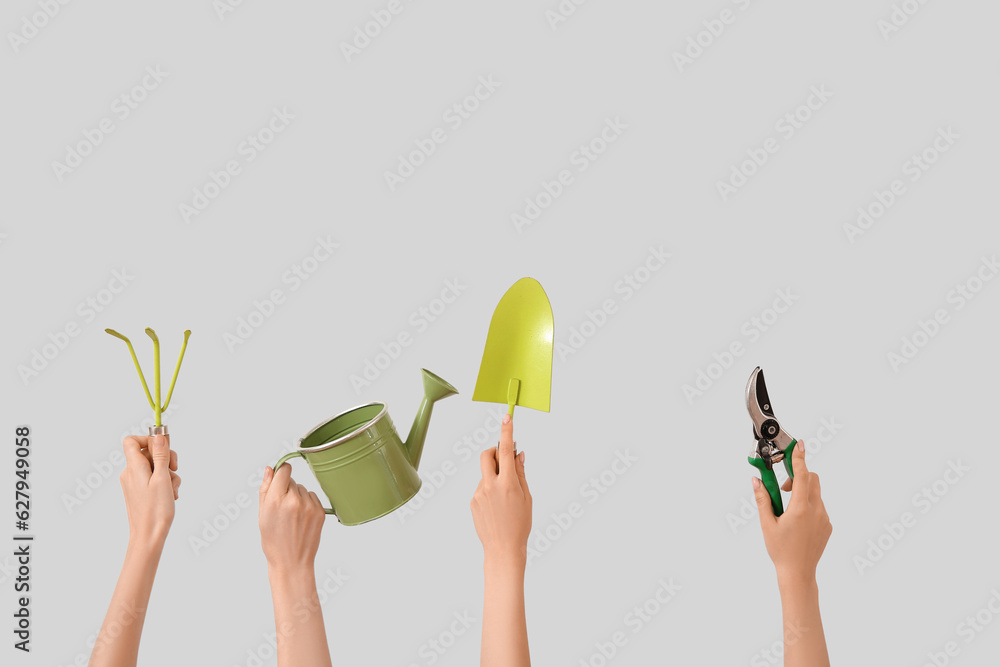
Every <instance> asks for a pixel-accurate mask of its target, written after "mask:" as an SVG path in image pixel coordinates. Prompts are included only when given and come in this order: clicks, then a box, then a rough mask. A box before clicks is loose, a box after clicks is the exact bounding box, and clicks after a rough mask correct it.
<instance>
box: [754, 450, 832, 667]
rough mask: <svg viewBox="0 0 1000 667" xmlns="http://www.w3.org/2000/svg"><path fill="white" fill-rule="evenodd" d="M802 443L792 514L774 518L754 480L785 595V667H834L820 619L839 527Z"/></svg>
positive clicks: (786, 486)
mask: <svg viewBox="0 0 1000 667" xmlns="http://www.w3.org/2000/svg"><path fill="white" fill-rule="evenodd" d="M805 457H806V454H805V445H804V444H803V443H802V441H801V440H800V441H799V444H798V445H796V447H795V450H794V451H793V452H792V470H793V471H794V472H795V481H794V485H793V484H792V480H788V481H786V482H785V484H784V486H783V487H782V488H783V489H785V490H786V491H788V490H789V489H791V491H792V497H791V499H790V500H789V501H788V510H787V511H786V512H785V513H784V514H783V515H781V516H780V517H775V516H774V511H773V510H772V509H771V499H770V497H769V496H768V494H767V490H766V489H765V488H764V485H763V484H761V483H760V480H759V479H757V478H756V477H754V478H753V486H754V496H756V499H757V509H758V513H759V514H760V525H761V530H762V531H763V533H764V544H765V545H766V546H767V553H768V555H769V556H770V557H771V560H772V561H773V562H774V568H775V571H776V572H777V575H778V590H779V592H780V594H781V614H782V622H783V625H784V641H785V667H822V666H824V665H825V666H826V667H829V665H830V657H829V655H828V654H827V649H826V637H825V636H824V634H823V621H822V619H821V618H820V613H819V587H818V586H817V584H816V566H817V565H818V564H819V559H820V557H821V556H822V555H823V550H824V549H825V548H826V543H827V541H828V540H829V539H830V533H831V532H832V531H833V527H832V526H831V525H830V518H829V517H828V516H827V514H826V508H825V507H824V506H823V499H822V497H821V495H820V486H819V476H818V475H816V473H811V472H809V469H808V468H806V458H805Z"/></svg>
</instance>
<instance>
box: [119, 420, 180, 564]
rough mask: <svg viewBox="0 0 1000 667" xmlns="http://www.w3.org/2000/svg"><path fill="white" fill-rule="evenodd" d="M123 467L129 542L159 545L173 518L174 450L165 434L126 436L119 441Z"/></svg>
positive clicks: (175, 480)
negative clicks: (123, 458) (122, 454)
mask: <svg viewBox="0 0 1000 667" xmlns="http://www.w3.org/2000/svg"><path fill="white" fill-rule="evenodd" d="M122 447H123V449H124V450H125V470H123V471H122V474H121V476H120V480H121V484H122V492H123V493H124V494H125V509H126V511H127V512H128V528H129V542H131V543H134V544H137V545H142V546H159V547H162V546H163V543H164V542H165V541H166V539H167V533H168V532H169V530H170V524H171V523H173V520H174V501H175V500H177V497H178V495H177V489H178V487H180V485H181V478H180V477H179V476H178V475H177V472H176V471H177V452H174V451H171V449H170V437H169V436H166V435H155V436H145V435H130V436H128V437H127V438H125V440H123V441H122Z"/></svg>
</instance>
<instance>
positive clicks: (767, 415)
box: [746, 366, 798, 516]
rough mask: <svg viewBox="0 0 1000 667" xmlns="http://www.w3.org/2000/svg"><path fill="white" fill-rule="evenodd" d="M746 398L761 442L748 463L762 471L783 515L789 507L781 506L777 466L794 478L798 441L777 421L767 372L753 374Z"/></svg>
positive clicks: (776, 511) (775, 505)
mask: <svg viewBox="0 0 1000 667" xmlns="http://www.w3.org/2000/svg"><path fill="white" fill-rule="evenodd" d="M746 399H747V412H749V413H750V419H752V420H753V437H754V439H755V440H756V441H757V444H756V446H755V447H754V448H753V450H752V451H751V452H750V455H749V456H748V457H747V460H748V461H750V465H752V466H753V467H754V468H757V469H758V470H760V480H761V482H763V483H764V488H765V489H767V493H768V494H769V495H770V496H771V508H772V509H774V516H781V515H782V513H783V512H784V511H785V508H784V507H783V506H782V504H781V489H780V487H779V486H778V478H777V477H775V475H774V464H776V463H779V462H781V461H784V462H785V472H787V473H788V478H789V479H794V478H795V474H794V472H793V471H792V449H793V448H794V447H795V443H796V442H798V441H797V440H796V439H795V438H793V437H791V436H790V435H788V432H787V431H785V429H783V428H782V427H781V424H779V423H778V420H777V419H775V418H774V409H773V408H772V407H771V399H770V398H768V395H767V385H766V384H764V371H762V370H761V369H760V366H758V367H757V368H755V369H754V370H753V373H751V374H750V380H749V381H748V382H747V394H746Z"/></svg>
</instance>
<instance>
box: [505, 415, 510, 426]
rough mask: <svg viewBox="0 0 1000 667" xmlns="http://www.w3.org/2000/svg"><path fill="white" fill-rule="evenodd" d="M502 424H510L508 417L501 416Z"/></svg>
mask: <svg viewBox="0 0 1000 667" xmlns="http://www.w3.org/2000/svg"><path fill="white" fill-rule="evenodd" d="M503 423H504V424H509V423H510V415H504V416H503Z"/></svg>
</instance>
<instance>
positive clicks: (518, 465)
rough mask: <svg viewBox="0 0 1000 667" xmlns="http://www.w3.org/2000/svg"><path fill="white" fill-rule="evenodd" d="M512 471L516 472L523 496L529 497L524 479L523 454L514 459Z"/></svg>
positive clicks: (526, 481) (526, 482)
mask: <svg viewBox="0 0 1000 667" xmlns="http://www.w3.org/2000/svg"><path fill="white" fill-rule="evenodd" d="M514 469H515V470H516V471H517V481H518V483H519V484H520V485H521V491H523V492H524V495H525V496H527V495H529V494H530V491H528V480H526V479H525V478H524V452H521V453H520V454H518V455H517V456H515V457H514Z"/></svg>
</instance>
